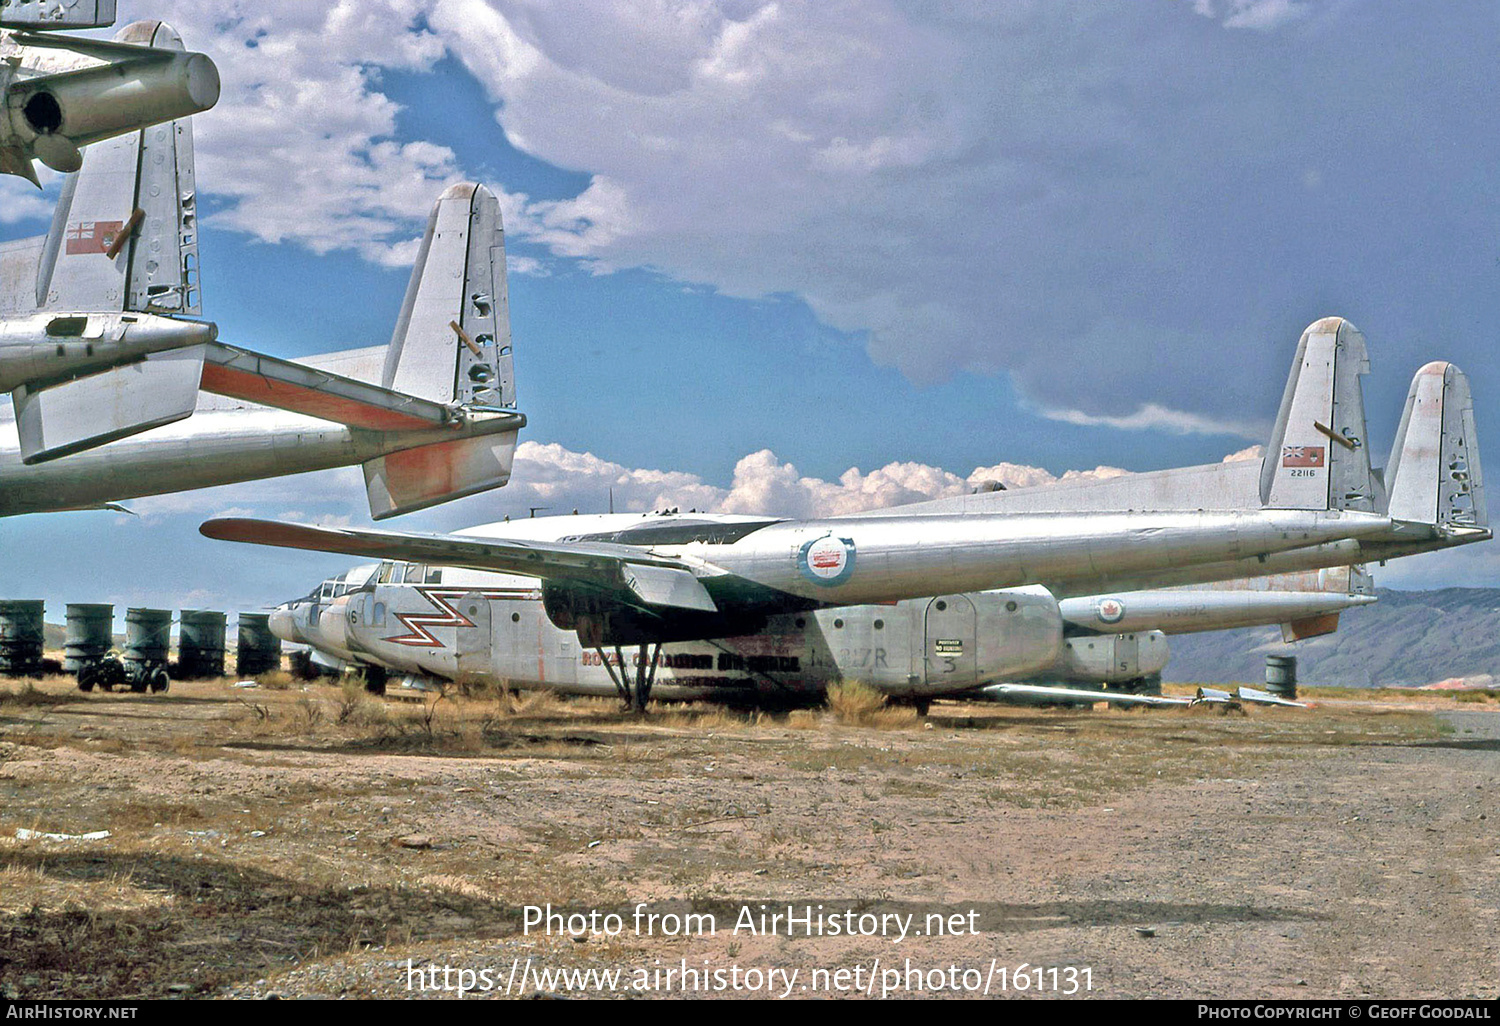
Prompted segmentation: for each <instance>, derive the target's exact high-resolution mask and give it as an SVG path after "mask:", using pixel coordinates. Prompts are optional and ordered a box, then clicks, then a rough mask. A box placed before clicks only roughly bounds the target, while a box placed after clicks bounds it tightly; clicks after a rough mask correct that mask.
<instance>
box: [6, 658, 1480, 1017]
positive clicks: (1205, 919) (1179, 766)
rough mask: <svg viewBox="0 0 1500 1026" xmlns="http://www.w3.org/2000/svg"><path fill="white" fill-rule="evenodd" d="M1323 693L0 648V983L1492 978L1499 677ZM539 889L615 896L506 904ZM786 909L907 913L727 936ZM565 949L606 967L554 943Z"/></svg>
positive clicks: (1316, 993) (1395, 987) (1295, 986)
mask: <svg viewBox="0 0 1500 1026" xmlns="http://www.w3.org/2000/svg"><path fill="white" fill-rule="evenodd" d="M1312 699H1313V701H1315V702H1316V703H1317V704H1316V706H1315V707H1314V708H1312V709H1308V710H1291V709H1264V708H1256V709H1249V710H1246V711H1245V712H1244V714H1243V715H1236V714H1225V713H1222V712H1220V711H1217V710H1212V709H1208V708H1197V709H1192V710H1166V711H1160V710H1155V711H1111V710H1106V709H1105V708H1103V707H1099V708H1098V709H1096V710H1095V711H1065V710H1043V709H1008V708H997V707H991V706H971V705H958V704H947V703H943V704H938V705H935V706H934V708H933V711H932V715H931V716H930V717H929V718H928V719H927V720H925V721H923V720H919V719H917V718H916V716H915V714H913V713H910V712H904V711H898V712H890V711H886V712H879V713H873V714H871V713H869V712H868V711H867V710H866V711H860V710H858V709H855V710H852V711H851V710H846V711H845V715H844V716H843V717H842V718H841V717H840V716H839V715H836V714H835V713H832V712H799V713H792V714H789V715H780V716H744V715H739V714H733V713H726V712H723V711H718V710H714V709H709V708H703V707H681V708H664V709H653V710H652V711H651V712H650V713H649V714H648V715H647V716H646V717H645V718H644V719H636V718H634V717H631V716H629V715H626V714H624V713H622V712H620V711H619V710H618V708H617V707H616V706H615V705H614V704H612V703H606V702H602V701H586V702H566V703H565V702H561V701H558V700H556V699H554V698H551V697H549V696H545V695H543V696H528V697H524V698H521V699H515V698H508V697H505V696H500V697H490V698H474V699H443V700H442V701H437V702H435V703H434V702H433V700H432V699H430V698H429V699H427V700H426V701H422V700H417V701H401V700H397V699H394V698H393V699H387V700H375V699H370V698H367V697H365V696H363V695H362V694H361V693H360V692H359V691H358V690H357V689H350V688H345V689H341V688H339V687H336V686H332V685H327V684H322V685H311V686H308V687H306V688H304V687H303V686H302V685H300V684H298V685H290V686H287V685H285V684H283V685H282V686H281V687H278V688H270V687H262V688H257V689H236V688H233V687H232V686H231V682H229V681H214V682H207V683H200V684H175V685H173V688H172V690H171V692H170V693H168V694H165V695H159V696H148V695H133V694H98V693H96V694H88V695H85V694H81V693H79V692H78V691H77V690H76V689H74V688H73V686H72V682H71V681H70V680H67V679H63V678H56V679H50V680H46V681H41V682H34V683H23V682H6V681H0V988H3V991H0V992H3V994H4V995H5V996H11V997H48V996H50V997H104V996H169V995H183V996H200V997H207V996H269V995H272V994H276V995H280V996H283V997H302V996H326V997H336V996H341V995H347V996H351V997H353V996H367V995H379V996H407V995H412V994H418V993H426V994H427V995H429V996H439V995H442V996H450V997H452V996H457V992H456V990H453V989H449V990H440V989H436V988H437V987H440V986H441V985H442V984H443V983H444V982H445V980H444V973H443V967H445V966H446V967H447V968H448V974H447V977H446V982H447V983H448V984H449V986H450V987H456V986H458V985H459V984H460V983H468V984H473V985H476V986H482V985H483V984H484V983H485V982H486V976H487V978H488V983H489V984H490V986H489V987H488V988H484V989H485V991H486V992H487V993H489V994H491V995H496V994H498V995H504V994H506V993H510V994H512V995H516V994H521V993H525V994H528V995H530V994H534V993H536V992H538V991H546V992H550V993H562V992H572V991H577V990H585V991H589V992H592V993H596V994H597V993H600V992H601V990H603V991H605V992H611V993H619V994H622V995H623V994H626V993H629V994H637V993H658V994H665V993H673V994H681V993H682V992H683V991H684V985H685V984H686V983H687V982H688V980H691V981H692V983H693V984H694V986H691V987H687V988H686V989H687V990H688V992H689V993H694V994H705V993H710V992H711V993H725V994H729V995H732V994H735V993H745V991H744V990H739V991H735V990H733V989H732V988H731V986H730V984H729V981H730V980H741V981H743V982H744V984H745V985H746V986H750V985H751V984H752V982H755V981H762V982H764V984H765V986H771V985H772V983H774V985H775V989H774V990H773V991H771V992H772V993H777V994H779V993H781V992H783V991H786V992H789V993H791V994H793V995H794V996H799V997H810V996H824V995H829V994H831V995H833V996H840V995H843V994H848V993H852V992H856V991H857V992H859V993H875V994H879V993H881V992H882V991H888V992H889V993H891V994H892V995H900V994H903V993H911V992H917V993H923V992H925V993H929V994H932V993H941V994H951V993H959V994H963V993H970V992H972V991H975V990H977V989H978V985H977V983H976V981H978V980H980V979H983V980H984V983H985V986H986V987H988V990H989V993H990V994H991V995H999V994H1002V993H1003V994H1008V995H1012V996H1037V995H1038V994H1039V993H1040V994H1043V995H1045V996H1052V994H1053V993H1055V992H1056V991H1059V990H1067V989H1071V987H1072V986H1077V987H1078V988H1079V989H1080V996H1087V995H1088V994H1093V995H1101V996H1108V997H1216V996H1217V997H1241V998H1273V997H1275V998H1314V997H1343V998H1352V997H1366V996H1369V997H1391V998H1394V997H1426V996H1431V997H1454V998H1460V997H1481V998H1494V997H1497V996H1500V834H1497V831H1496V829H1495V827H1496V825H1497V822H1500V802H1497V798H1500V700H1497V699H1496V698H1495V697H1493V696H1485V695H1483V694H1479V695H1473V696H1468V697H1467V698H1460V697H1458V696H1456V695H1453V694H1451V693H1450V694H1437V695H1434V694H1414V693H1409V692H1408V693H1401V694H1399V695H1394V696H1392V695H1386V696H1382V697H1375V696H1365V697H1361V696H1357V695H1351V694H1350V693H1339V694H1336V695H1332V696H1331V697H1330V696H1329V695H1325V696H1323V697H1322V698H1320V697H1319V695H1318V693H1316V692H1314V693H1313V694H1312ZM861 722H862V723H863V724H864V725H861ZM101 830H107V831H109V836H108V837H107V838H100V839H93V840H88V839H47V838H33V839H21V838H18V836H17V834H18V831H19V832H21V833H22V834H23V835H24V834H25V832H26V831H40V832H42V833H54V834H69V835H78V834H87V833H90V832H94V831H101ZM549 903H550V904H551V905H552V906H553V907H554V910H559V911H563V912H566V913H570V914H572V913H578V914H581V915H586V914H588V913H589V912H591V911H593V910H597V911H598V912H599V913H600V915H601V916H603V915H605V914H607V913H611V912H613V913H616V914H618V915H619V916H620V917H621V918H620V923H621V924H623V929H622V930H621V932H620V933H619V935H618V936H613V937H611V936H604V935H590V936H584V937H582V938H579V939H577V940H575V939H574V938H573V937H571V936H567V935H556V934H554V935H552V936H549V935H547V934H546V933H545V932H541V927H534V928H532V929H531V930H530V931H528V930H527V929H525V913H524V912H523V908H524V907H525V906H528V905H532V906H545V905H547V904H549ZM638 905H643V906H644V911H643V915H645V916H650V915H652V914H655V915H657V916H658V917H659V918H658V919H657V920H656V922H657V924H658V929H660V926H661V924H667V925H670V924H671V923H673V922H680V921H679V920H672V919H665V918H660V917H665V916H669V915H672V914H676V915H678V916H681V915H683V914H685V913H688V912H693V913H697V914H699V915H704V914H712V915H713V916H714V917H715V921H714V925H715V927H716V929H715V932H714V933H713V934H712V935H709V934H707V932H706V928H707V920H698V921H697V926H698V927H699V932H700V934H701V935H699V936H691V937H662V936H642V935H639V934H638V933H637V931H636V928H635V924H636V920H635V910H636V908H637V906H638ZM788 905H790V906H793V908H794V909H795V910H796V912H797V914H798V915H801V914H802V910H803V909H804V908H805V907H806V906H813V907H814V910H815V911H816V912H821V913H822V914H823V915H825V916H828V917H832V916H835V915H836V916H838V917H839V918H840V919H841V921H843V922H846V923H857V924H859V925H863V924H864V923H876V922H878V921H879V920H878V919H877V918H876V917H879V916H885V917H886V919H885V920H884V923H885V924H899V922H900V921H901V920H900V919H899V918H892V917H902V916H907V915H911V916H913V917H914V918H913V919H912V920H910V921H909V922H910V923H911V924H912V925H911V931H912V932H911V933H909V934H908V936H906V937H905V939H901V938H900V937H899V936H898V935H897V933H896V929H897V928H896V925H885V926H884V927H883V933H882V932H880V931H877V932H876V933H875V935H872V936H855V937H848V936H842V935H840V936H829V935H826V933H825V935H823V936H806V935H805V933H806V931H805V930H803V929H802V928H801V926H800V924H794V929H793V930H792V931H791V932H792V934H793V935H788V930H787V929H786V927H785V925H784V924H783V925H782V926H781V928H779V929H778V930H777V931H776V932H775V933H774V935H767V934H763V933H761V932H759V931H756V932H753V933H752V932H750V931H747V930H744V929H741V930H739V931H738V932H735V931H734V930H733V927H734V926H735V924H736V922H737V920H738V919H739V917H740V915H741V910H742V909H745V908H748V910H749V914H750V915H751V916H752V918H753V917H758V916H759V914H760V913H761V912H762V911H763V910H762V906H765V909H764V911H766V912H767V913H768V914H769V913H770V912H776V911H779V912H782V913H783V914H785V912H786V909H787V906H788ZM818 906H822V908H821V909H818V908H817V907H818ZM845 913H851V914H852V917H851V916H845ZM867 914H868V915H869V916H871V918H870V919H866V920H863V921H860V920H858V919H857V917H858V916H860V915H867ZM928 915H934V916H941V917H942V922H943V924H944V926H945V933H950V934H951V935H947V936H932V935H923V936H918V935H916V932H917V931H921V932H923V933H924V934H929V931H928V930H927V929H926V926H925V925H924V924H929V920H928V919H927V916H928ZM948 917H956V918H952V919H950V918H948ZM936 921H937V920H936V919H934V920H932V921H930V922H931V923H933V924H935V923H936ZM575 925H577V924H575ZM872 929H873V927H872ZM684 966H685V967H686V968H688V969H692V970H698V971H701V973H702V975H701V977H699V978H694V977H688V978H687V979H683V978H681V977H679V978H677V979H676V982H675V983H674V982H673V981H672V980H670V979H665V980H664V978H663V977H662V976H661V975H660V973H661V972H663V971H665V970H666V969H678V970H680V969H681V968H682V967H684ZM1018 967H1022V968H1019V970H1018ZM1069 967H1071V968H1072V969H1073V970H1074V971H1073V972H1072V973H1071V974H1070V973H1069V972H1068V969H1069ZM1039 968H1040V969H1041V971H1042V972H1041V975H1040V976H1038V975H1037V970H1038V969H1039ZM588 969H595V970H622V971H623V972H624V975H623V976H622V977H621V982H620V983H619V984H601V982H600V978H599V977H597V976H596V977H591V978H579V979H575V978H569V977H557V976H555V975H545V976H544V975H542V974H543V973H547V974H552V973H555V972H556V971H558V970H588ZM773 969H774V970H776V972H777V973H778V974H779V975H777V976H775V977H772V976H769V975H767V974H768V973H769V971H770V970H773ZM1002 969H1003V970H1005V972H1004V973H1003V974H999V975H997V973H998V970H1002ZM1054 969H1056V970H1058V971H1057V972H1056V973H1053V970H1054ZM460 970H468V971H469V972H470V973H471V974H472V975H471V976H463V975H461V974H460ZM794 970H795V971H796V973H797V976H796V977H795V978H794V979H793V980H792V981H791V982H788V981H787V976H788V974H790V973H791V972H792V971H794ZM839 970H842V971H843V972H842V974H840V973H839V972H838V971H839ZM893 970H894V971H895V972H896V973H897V974H898V976H899V980H898V979H895V978H893V977H892V975H891V973H892V971H893ZM1085 970H1087V972H1086V973H1085ZM1018 971H1019V972H1020V973H1021V980H1022V981H1024V983H1025V989H1024V990H1022V989H1020V984H1019V983H1018V981H1017V979H1016V977H1015V974H1016V973H1017V972H1018ZM714 972H719V973H721V975H720V976H719V977H717V979H719V980H722V981H723V986H715V985H714V983H713V982H712V981H714V980H715V979H716V977H714V976H713V973H714ZM818 972H821V974H822V975H821V976H818V975H815V974H816V973H818ZM914 972H915V973H918V974H919V975H913V973H914ZM481 973H483V974H485V975H481ZM653 973H655V974H656V975H652V974H653ZM754 973H760V974H761V975H760V976H756V975H754ZM518 979H519V980H520V981H521V984H522V986H521V987H519V988H518V987H517V986H516V981H517V980H518ZM642 980H644V981H645V984H644V989H642V990H640V991H637V990H634V989H631V984H632V982H636V983H639V981H642ZM777 981H779V982H777ZM870 981H875V982H874V983H873V984H871V982H870ZM1070 981H1071V982H1070ZM1085 985H1087V987H1088V988H1089V989H1084V987H1085ZM423 986H425V987H426V988H427V989H426V990H425V991H424V990H423V989H422V988H423ZM867 987H869V989H867ZM758 993H759V994H761V995H764V994H765V993H767V991H766V990H764V989H762V990H760V991H758Z"/></svg>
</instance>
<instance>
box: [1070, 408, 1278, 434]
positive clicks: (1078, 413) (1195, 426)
mask: <svg viewBox="0 0 1500 1026" xmlns="http://www.w3.org/2000/svg"><path fill="white" fill-rule="evenodd" d="M1041 414H1042V416H1043V417H1046V418H1047V419H1048V420H1056V421H1061V422H1062V423H1064V424H1077V425H1080V426H1083V427H1107V428H1113V429H1115V430H1117V431H1165V432H1168V433H1169V434H1174V435H1238V436H1239V437H1241V438H1263V437H1265V434H1266V430H1265V426H1264V425H1262V424H1259V423H1254V422H1248V421H1243V420H1218V419H1215V418H1213V417H1206V416H1203V415H1201V414H1196V413H1186V412H1184V411H1182V410H1169V409H1167V408H1166V407H1165V406H1160V405H1158V404H1156V403H1143V404H1141V406H1140V408H1139V409H1137V410H1136V411H1135V412H1134V413H1130V414H1127V415H1125V416H1123V417H1111V416H1106V415H1101V414H1092V413H1084V412H1083V411H1082V410H1042V411H1041Z"/></svg>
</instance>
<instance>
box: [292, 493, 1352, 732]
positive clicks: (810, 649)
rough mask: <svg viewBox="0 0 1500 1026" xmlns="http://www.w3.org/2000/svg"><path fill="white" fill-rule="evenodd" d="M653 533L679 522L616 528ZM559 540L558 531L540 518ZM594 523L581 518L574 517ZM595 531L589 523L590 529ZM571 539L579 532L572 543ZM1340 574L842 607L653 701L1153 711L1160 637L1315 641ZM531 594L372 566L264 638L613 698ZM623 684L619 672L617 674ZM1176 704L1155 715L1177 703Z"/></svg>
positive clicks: (1346, 591)
mask: <svg viewBox="0 0 1500 1026" xmlns="http://www.w3.org/2000/svg"><path fill="white" fill-rule="evenodd" d="M622 516H623V517H624V518H626V519H628V520H635V521H641V520H646V521H650V522H652V523H655V524H657V525H664V524H666V523H669V522H672V521H674V520H677V521H680V520H681V519H682V518H681V517H680V515H674V514H649V515H647V516H646V517H631V516H630V515H622ZM549 519H551V520H554V521H557V522H558V524H557V526H558V529H559V530H567V529H568V527H567V524H566V523H564V522H565V521H574V522H576V521H578V520H581V519H584V518H580V517H553V518H549ZM589 519H590V520H593V519H594V518H589ZM596 526H597V524H596ZM574 529H576V526H575V528H574ZM1370 592H1371V588H1370V584H1369V580H1368V577H1367V576H1365V575H1364V574H1363V573H1362V572H1359V571H1357V570H1355V569H1354V568H1348V567H1341V568H1336V569H1334V570H1330V571H1325V572H1322V573H1313V574H1299V575H1283V576H1281V577H1277V578H1262V579H1257V580H1253V581H1243V582H1235V583H1234V585H1233V586H1230V585H1213V586H1203V587H1193V588H1177V589H1170V590H1162V591H1155V592H1151V591H1147V592H1135V593H1128V594H1120V595H1101V596H1091V597H1088V598H1075V599H1068V600H1065V601H1063V602H1055V601H1053V600H1052V599H1051V597H1050V595H1048V593H1047V592H1046V591H1045V590H1043V589H1040V588H1020V589H1010V590H1002V591H993V592H981V593H978V594H969V595H947V596H940V597H937V598H924V599H912V600H907V601H903V602H898V603H895V604H894V605H860V606H845V607H838V608H835V609H824V610H813V611H810V612H805V613H801V614H789V615H783V616H777V617H772V618H771V619H770V620H769V621H768V623H767V625H766V627H765V629H764V630H762V631H760V632H758V633H756V634H752V635H746V636H742V637H736V638H720V639H711V640H702V641H689V642H674V643H670V644H667V645H665V646H663V649H662V652H661V657H660V660H659V665H658V670H657V674H658V675H657V678H656V680H655V682H654V684H655V687H654V690H653V694H654V695H655V696H656V697H658V698H662V699H668V700H691V699H708V700H717V701H731V702H737V703H752V702H772V703H777V704H795V703H808V702H815V701H818V700H819V699H821V697H822V696H823V694H824V692H825V691H826V689H827V688H828V687H830V686H832V685H834V684H837V683H839V682H841V681H847V680H858V681H862V682H865V683H868V684H870V685H871V686H872V687H874V688H876V689H877V690H879V691H881V692H882V693H884V694H886V695H887V696H889V697H891V698H893V699H897V700H903V701H910V702H913V703H915V704H916V705H917V706H918V708H919V709H922V710H923V711H925V708H926V705H927V703H928V702H930V701H931V700H932V699H933V698H936V697H952V696H958V695H971V696H976V697H1002V696H1001V695H1000V693H996V694H995V695H987V694H986V693H985V692H984V691H983V689H984V688H985V687H986V686H987V685H990V684H1003V685H1005V686H1006V687H1008V688H1011V689H1012V690H1011V692H1010V693H1009V694H1006V695H1004V696H1003V697H1006V698H1014V697H1017V696H1024V697H1027V698H1034V699H1036V700H1045V701H1052V702H1060V701H1064V700H1066V698H1065V694H1064V693H1063V692H1059V691H1057V690H1056V688H1057V687H1058V686H1059V685H1062V686H1067V685H1073V686H1080V687H1082V686H1087V687H1090V688H1097V687H1098V686H1100V685H1107V686H1109V688H1110V691H1109V692H1108V693H1107V694H1105V693H1100V692H1098V691H1097V690H1095V691H1090V692H1089V695H1090V696H1091V698H1090V699H1089V700H1093V701H1098V700H1101V699H1103V698H1106V697H1107V698H1110V699H1111V700H1112V701H1116V702H1120V703H1137V702H1145V703H1147V704H1156V703H1155V701H1154V699H1152V698H1151V697H1150V696H1152V695H1158V694H1159V693H1160V683H1161V676H1160V675H1161V671H1162V670H1163V669H1164V668H1165V666H1166V665H1167V661H1168V659H1169V657H1170V649H1169V646H1168V642H1167V634H1169V633H1171V634H1182V633H1189V632H1193V631H1208V630H1226V629H1229V628H1234V627H1245V626H1252V625H1259V624H1268V623H1282V624H1285V625H1286V627H1285V628H1284V629H1285V630H1287V631H1288V633H1289V634H1293V635H1296V634H1298V632H1306V633H1304V634H1301V635H1300V636H1311V634H1312V633H1314V632H1317V633H1326V632H1328V631H1331V630H1333V629H1335V628H1336V625H1337V618H1338V615H1339V613H1340V612H1341V611H1343V610H1345V609H1352V608H1357V607H1359V606H1362V605H1367V604H1369V603H1372V602H1374V601H1375V596H1374V595H1373V594H1371V593H1370ZM541 607H542V596H541V591H540V589H539V588H538V587H537V586H536V582H535V581H534V580H529V579H527V578H523V577H516V576H512V575H502V574H493V573H486V572H483V571H475V570H465V569H462V568H458V567H426V566H420V565H415V564H405V563H400V564H398V563H390V562H386V563H371V564H366V565H363V566H359V567H355V568H353V569H351V570H349V571H348V572H346V573H344V574H340V575H339V576H337V577H333V578H330V579H328V580H326V581H324V582H323V583H322V585H321V586H320V587H319V588H317V589H315V590H314V591H313V592H312V594H311V595H309V596H307V597H306V598H304V599H300V600H297V601H295V602H289V603H285V604H283V605H282V606H280V607H278V608H277V609H275V610H274V611H272V613H271V618H270V626H271V630H272V631H273V632H274V633H275V634H276V635H277V637H279V638H281V639H282V640H283V641H286V642H289V643H291V644H292V645H293V646H295V648H294V651H295V652H297V653H298V655H299V658H305V659H308V660H310V661H311V662H313V663H315V664H316V665H318V666H321V667H325V668H328V669H330V670H333V671H339V670H345V669H359V670H362V671H363V672H364V674H365V678H366V681H367V683H373V684H374V685H376V689H377V690H378V689H381V688H383V687H384V682H385V681H386V680H387V679H388V678H391V677H397V678H399V677H406V678H408V679H409V680H411V681H414V682H418V683H423V682H437V683H443V682H451V681H461V682H466V683H472V682H480V681H482V682H488V683H490V684H495V685H501V686H506V687H514V688H548V689H551V690H556V691H559V692H562V693H565V694H580V695H613V694H617V693H621V681H620V677H619V676H618V667H619V665H620V664H621V662H622V661H625V662H626V665H630V664H629V663H628V658H629V657H628V656H622V654H621V653H620V652H603V653H600V652H588V651H579V650H578V646H577V637H576V635H575V634H574V632H571V631H564V630H561V629H559V628H557V627H555V626H554V625H553V624H552V623H551V622H550V621H549V620H548V619H547V617H546V615H545V613H544V611H543V610H542V608H541ZM632 669H634V667H632ZM1177 702H1178V700H1176V699H1172V700H1168V702H1167V703H1166V704H1175V703H1177Z"/></svg>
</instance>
